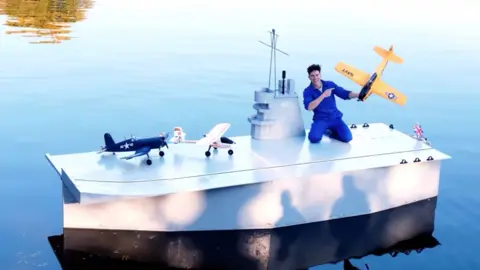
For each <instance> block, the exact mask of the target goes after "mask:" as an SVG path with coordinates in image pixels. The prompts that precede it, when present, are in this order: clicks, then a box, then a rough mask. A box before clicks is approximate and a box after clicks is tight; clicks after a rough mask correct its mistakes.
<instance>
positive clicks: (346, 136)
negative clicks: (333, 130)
mask: <svg viewBox="0 0 480 270" xmlns="http://www.w3.org/2000/svg"><path fill="white" fill-rule="evenodd" d="M352 139H353V136H352V132H351V131H350V129H349V128H348V127H347V128H345V129H342V131H341V132H339V134H338V140H339V141H341V142H344V143H348V142H350V141H351V140H352Z"/></svg>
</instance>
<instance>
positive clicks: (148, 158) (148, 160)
mask: <svg viewBox="0 0 480 270" xmlns="http://www.w3.org/2000/svg"><path fill="white" fill-rule="evenodd" d="M146 163H147V165H149V166H150V165H152V160H151V159H150V155H149V154H147V161H146Z"/></svg>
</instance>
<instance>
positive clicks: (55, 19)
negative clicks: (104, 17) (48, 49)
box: [0, 0, 92, 44]
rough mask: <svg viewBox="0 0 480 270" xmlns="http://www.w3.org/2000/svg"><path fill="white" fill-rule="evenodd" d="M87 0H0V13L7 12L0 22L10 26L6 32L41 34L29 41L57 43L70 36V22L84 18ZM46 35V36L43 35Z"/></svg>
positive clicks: (88, 2)
mask: <svg viewBox="0 0 480 270" xmlns="http://www.w3.org/2000/svg"><path fill="white" fill-rule="evenodd" d="M91 7H92V1H91V0H82V1H75V0H0V15H7V16H8V17H7V20H6V22H5V23H4V25H6V26H9V27H11V28H26V29H18V30H7V31H5V33H6V34H22V36H23V37H36V38H42V39H41V40H37V41H31V42H30V43H32V44H46V43H50V44H53V43H61V42H62V41H64V40H70V39H71V38H72V37H71V36H69V35H68V34H70V33H71V30H69V29H66V28H70V24H72V23H75V22H78V21H82V20H84V19H85V10H86V9H89V8H91ZM43 38H46V39H43Z"/></svg>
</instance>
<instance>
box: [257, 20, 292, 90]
mask: <svg viewBox="0 0 480 270" xmlns="http://www.w3.org/2000/svg"><path fill="white" fill-rule="evenodd" d="M269 33H270V44H267V43H265V42H263V41H260V40H259V41H258V42H260V43H262V44H263V45H265V46H267V47H269V48H270V71H269V73H268V89H272V88H271V82H272V68H273V82H274V83H273V85H274V86H275V84H276V82H277V51H279V52H281V53H283V54H285V55H286V56H289V55H288V53H286V52H284V51H281V50H279V49H277V39H278V35H277V34H276V33H275V29H272V31H271V32H270V31H269ZM272 62H273V67H272ZM273 90H276V87H275V89H273ZM275 93H276V91H275Z"/></svg>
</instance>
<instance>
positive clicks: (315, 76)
mask: <svg viewBox="0 0 480 270" xmlns="http://www.w3.org/2000/svg"><path fill="white" fill-rule="evenodd" d="M308 78H309V79H310V81H311V82H312V83H313V84H319V83H320V72H319V71H318V70H314V71H312V72H311V73H310V75H308Z"/></svg>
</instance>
